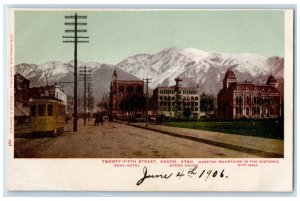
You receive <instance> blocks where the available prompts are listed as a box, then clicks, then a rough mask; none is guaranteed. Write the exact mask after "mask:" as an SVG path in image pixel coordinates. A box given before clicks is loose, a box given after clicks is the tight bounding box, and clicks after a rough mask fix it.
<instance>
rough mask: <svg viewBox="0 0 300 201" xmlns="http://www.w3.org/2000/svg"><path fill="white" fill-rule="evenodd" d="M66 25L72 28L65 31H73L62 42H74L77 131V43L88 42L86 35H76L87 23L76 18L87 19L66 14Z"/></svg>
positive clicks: (82, 30)
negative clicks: (79, 27)
mask: <svg viewBox="0 0 300 201" xmlns="http://www.w3.org/2000/svg"><path fill="white" fill-rule="evenodd" d="M65 19H66V20H71V21H67V22H65V25H66V26H73V27H74V29H65V33H73V34H72V35H67V36H63V43H74V112H73V113H74V123H73V131H74V132H77V45H78V43H88V42H89V41H88V39H89V37H88V36H78V33H86V32H87V30H86V29H78V26H85V25H87V23H86V22H78V19H87V16H85V15H77V13H75V15H66V16H65Z"/></svg>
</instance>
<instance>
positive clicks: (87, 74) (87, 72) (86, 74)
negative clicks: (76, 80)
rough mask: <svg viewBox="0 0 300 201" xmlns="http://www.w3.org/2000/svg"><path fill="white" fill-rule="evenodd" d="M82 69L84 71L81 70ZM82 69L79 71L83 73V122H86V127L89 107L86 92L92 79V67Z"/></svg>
mask: <svg viewBox="0 0 300 201" xmlns="http://www.w3.org/2000/svg"><path fill="white" fill-rule="evenodd" d="M82 68H83V70H81V69H82ZM82 68H81V69H80V70H79V72H80V73H81V74H80V76H83V110H84V115H83V120H84V125H86V106H87V98H86V91H87V81H91V79H90V78H91V77H90V72H91V69H90V68H91V67H86V66H83V67H82ZM87 68H88V70H87Z"/></svg>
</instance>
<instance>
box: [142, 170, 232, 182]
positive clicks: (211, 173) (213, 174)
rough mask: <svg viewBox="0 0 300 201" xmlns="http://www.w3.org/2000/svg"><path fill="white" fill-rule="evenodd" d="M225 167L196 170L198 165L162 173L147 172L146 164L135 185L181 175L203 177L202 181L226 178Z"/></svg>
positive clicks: (178, 177)
mask: <svg viewBox="0 0 300 201" xmlns="http://www.w3.org/2000/svg"><path fill="white" fill-rule="evenodd" d="M224 172H225V169H223V170H221V171H218V170H205V169H204V170H200V171H198V166H195V167H194V168H193V169H189V170H188V171H186V170H181V171H179V172H177V173H174V172H171V173H164V174H149V173H148V169H147V166H144V168H143V177H142V178H141V179H140V180H138V182H137V183H136V185H137V186H139V185H141V184H142V183H143V182H144V181H145V180H146V179H170V178H174V177H175V178H177V179H180V178H182V177H188V178H198V179H203V180H204V181H207V180H208V179H210V178H215V179H216V178H221V179H222V178H228V176H226V175H225V174H224Z"/></svg>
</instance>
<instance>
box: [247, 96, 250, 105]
mask: <svg viewBox="0 0 300 201" xmlns="http://www.w3.org/2000/svg"><path fill="white" fill-rule="evenodd" d="M246 101H247V104H250V97H249V96H247V97H246Z"/></svg>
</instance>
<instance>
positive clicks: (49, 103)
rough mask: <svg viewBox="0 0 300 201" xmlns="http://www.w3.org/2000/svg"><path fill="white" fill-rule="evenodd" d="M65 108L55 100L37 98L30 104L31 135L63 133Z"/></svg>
mask: <svg viewBox="0 0 300 201" xmlns="http://www.w3.org/2000/svg"><path fill="white" fill-rule="evenodd" d="M65 110H66V106H65V105H64V104H63V103H62V101H61V100H59V99H56V98H48V97H47V98H39V99H33V100H32V101H31V102H30V121H31V132H32V133H45V134H53V135H54V136H56V135H58V134H60V133H63V132H64V127H65V117H66V113H65Z"/></svg>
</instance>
